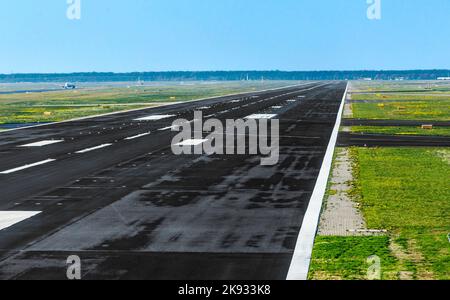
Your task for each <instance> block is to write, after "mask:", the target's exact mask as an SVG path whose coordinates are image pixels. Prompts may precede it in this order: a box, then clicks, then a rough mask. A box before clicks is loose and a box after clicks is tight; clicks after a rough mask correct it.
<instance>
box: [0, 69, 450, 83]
mask: <svg viewBox="0 0 450 300" xmlns="http://www.w3.org/2000/svg"><path fill="white" fill-rule="evenodd" d="M439 77H450V70H408V71H292V72H288V71H200V72H188V71H176V72H175V71H173V72H141V73H139V72H134V73H97V72H90V73H65V74H56V73H55V74H0V82H2V83H13V82H120V81H138V80H141V81H210V80H217V81H236V80H358V79H372V80H401V79H403V80H435V79H437V78H439Z"/></svg>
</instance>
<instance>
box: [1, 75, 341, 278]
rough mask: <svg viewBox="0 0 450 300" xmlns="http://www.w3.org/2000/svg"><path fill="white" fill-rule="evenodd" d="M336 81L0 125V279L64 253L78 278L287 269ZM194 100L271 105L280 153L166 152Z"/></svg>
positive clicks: (231, 114) (203, 104) (35, 274)
mask: <svg viewBox="0 0 450 300" xmlns="http://www.w3.org/2000/svg"><path fill="white" fill-rule="evenodd" d="M345 89H346V82H310V83H305V84H303V85H299V86H294V87H287V88H283V89H278V90H271V91H262V92H254V93H247V94H241V95H230V96H225V97H217V98H212V99H206V100H202V101H195V102H186V103H179V104H175V105H170V106H163V107H157V108H150V109H144V110H136V111H130V112H124V113H119V114H110V115H105V116H99V117H95V118H88V119H83V120H78V121H71V122H63V123H58V124H49V125H44V126H39V127H33V128H26V129H21V130H14V131H7V132H3V133H0V191H1V194H0V220H1V219H2V217H1V216H2V213H3V214H6V215H7V216H9V217H10V218H9V219H8V220H6V221H5V222H4V224H3V227H2V222H0V279H65V278H66V270H67V264H66V259H67V257H68V256H70V255H78V256H79V257H80V258H81V260H82V277H83V279H183V280H196V279H233V280H245V279H281V280H283V279H286V276H287V273H288V270H289V266H290V263H291V260H292V256H293V252H294V249H295V245H296V241H297V238H298V234H299V231H300V227H301V224H302V220H303V216H304V214H305V211H306V209H307V207H308V203H309V200H310V197H311V194H312V191H313V189H314V186H315V183H316V180H317V176H318V174H319V171H320V167H321V165H322V160H323V158H324V155H325V151H326V149H327V146H328V142H329V140H330V136H331V133H332V130H333V127H334V126H335V122H336V117H337V113H338V110H339V107H340V104H341V101H342V96H343V94H344V92H345ZM194 111H202V112H203V116H204V117H205V119H208V118H217V119H219V120H223V121H224V120H227V119H241V118H245V117H247V116H250V115H252V114H265V115H274V118H275V119H279V120H280V134H281V137H280V161H279V163H278V164H277V165H275V166H261V165H260V156H258V155H209V156H208V155H181V156H177V155H174V154H173V153H172V151H171V140H172V138H173V137H174V136H175V134H176V132H172V131H171V126H172V122H173V121H174V120H175V119H179V118H182V119H186V120H192V119H193V117H194ZM19 212H21V213H19ZM23 212H25V214H24V213H23Z"/></svg>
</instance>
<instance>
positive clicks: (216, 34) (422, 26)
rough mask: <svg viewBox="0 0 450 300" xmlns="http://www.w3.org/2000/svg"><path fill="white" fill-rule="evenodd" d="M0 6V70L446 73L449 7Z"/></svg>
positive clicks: (44, 1) (409, 1) (251, 2)
mask: <svg viewBox="0 0 450 300" xmlns="http://www.w3.org/2000/svg"><path fill="white" fill-rule="evenodd" d="M366 1H367V0H81V19H80V20H69V19H68V18H67V16H66V11H67V8H68V4H67V0H39V1H37V0H1V1H0V73H29V72H46V73H48V72H80V71H112V72H130V71H165V70H288V71H289V70H361V69H397V70H398V69H418V68H419V69H430V68H450V1H449V0H381V3H382V10H381V12H382V15H381V20H369V19H368V18H367V8H368V4H367V3H366Z"/></svg>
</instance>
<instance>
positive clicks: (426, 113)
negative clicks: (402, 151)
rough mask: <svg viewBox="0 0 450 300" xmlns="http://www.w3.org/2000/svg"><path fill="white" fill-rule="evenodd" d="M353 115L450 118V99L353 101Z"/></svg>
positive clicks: (421, 118)
mask: <svg viewBox="0 0 450 300" xmlns="http://www.w3.org/2000/svg"><path fill="white" fill-rule="evenodd" d="M352 109H353V117H354V118H361V119H392V120H442V121H448V120H450V99H441V100H426V101H400V102H389V103H382V104H380V103H377V102H375V101H374V103H352Z"/></svg>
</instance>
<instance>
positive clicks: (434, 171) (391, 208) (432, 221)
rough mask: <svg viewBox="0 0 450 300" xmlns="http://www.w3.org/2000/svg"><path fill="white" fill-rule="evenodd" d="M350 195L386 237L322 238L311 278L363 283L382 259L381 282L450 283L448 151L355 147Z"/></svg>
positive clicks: (449, 155)
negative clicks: (371, 260) (373, 260)
mask: <svg viewBox="0 0 450 300" xmlns="http://www.w3.org/2000/svg"><path fill="white" fill-rule="evenodd" d="M351 153H352V159H353V160H354V163H355V168H354V173H355V174H354V182H353V186H354V188H353V190H352V192H351V195H352V196H353V197H354V199H355V201H357V202H359V203H361V211H362V213H363V215H364V218H365V220H366V222H367V226H368V228H370V229H386V230H388V232H389V234H388V235H387V236H384V237H383V236H382V237H374V238H373V239H372V238H369V237H318V239H317V241H316V244H315V248H314V252H313V260H312V266H311V272H310V278H311V279H333V278H335V279H336V278H342V279H365V278H366V277H365V274H366V272H365V270H367V268H368V264H367V262H366V259H367V257H368V256H371V255H378V256H379V257H380V258H381V267H382V278H383V279H447V280H448V279H450V242H449V240H448V234H449V233H450V221H449V220H450V214H449V211H450V187H449V184H448V178H450V150H449V149H441V148H425V149H424V148H420V149H418V148H369V149H368V148H352V149H351Z"/></svg>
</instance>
